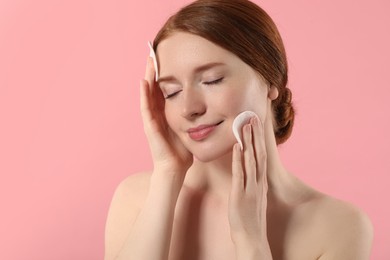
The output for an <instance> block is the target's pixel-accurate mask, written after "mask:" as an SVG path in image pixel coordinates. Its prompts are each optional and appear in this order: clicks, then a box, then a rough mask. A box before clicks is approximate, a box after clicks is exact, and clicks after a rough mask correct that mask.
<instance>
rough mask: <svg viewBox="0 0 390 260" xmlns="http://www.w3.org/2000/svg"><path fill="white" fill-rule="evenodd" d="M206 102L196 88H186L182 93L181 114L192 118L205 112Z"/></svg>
mask: <svg viewBox="0 0 390 260" xmlns="http://www.w3.org/2000/svg"><path fill="white" fill-rule="evenodd" d="M206 108H207V106H206V102H205V100H204V98H203V94H202V93H201V92H200V90H199V89H197V88H191V87H189V88H187V89H184V90H183V93H182V112H181V114H182V116H183V117H184V118H186V119H188V120H193V119H195V118H197V117H199V116H201V115H203V114H204V113H205V112H206Z"/></svg>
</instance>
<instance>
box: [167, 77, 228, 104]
mask: <svg viewBox="0 0 390 260" xmlns="http://www.w3.org/2000/svg"><path fill="white" fill-rule="evenodd" d="M222 80H223V77H222V78H219V79H216V80H213V81H207V82H203V84H205V85H216V84H218V83H220V82H221V81H222ZM180 91H181V90H180ZM180 91H177V92H175V93H172V94H169V95H166V96H165V99H168V98H171V97H174V96H176V95H177V94H178V93H179V92H180Z"/></svg>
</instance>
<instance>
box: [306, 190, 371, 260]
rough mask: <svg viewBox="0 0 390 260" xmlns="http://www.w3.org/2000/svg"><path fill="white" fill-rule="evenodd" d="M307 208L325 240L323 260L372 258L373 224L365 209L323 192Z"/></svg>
mask: <svg viewBox="0 0 390 260" xmlns="http://www.w3.org/2000/svg"><path fill="white" fill-rule="evenodd" d="M308 207H309V208H310V211H311V212H312V214H313V221H314V223H316V225H315V229H317V231H318V234H321V237H322V238H321V239H322V240H323V241H322V242H323V245H324V249H323V252H322V256H321V257H320V259H321V260H326V259H354V260H358V259H369V255H370V252H371V244H372V239H373V226H372V223H371V221H370V219H369V217H368V216H367V214H366V213H365V212H363V211H362V210H361V209H359V208H358V207H356V206H355V205H353V204H351V203H348V202H345V201H342V200H339V199H336V198H333V197H331V196H328V195H325V194H320V193H319V194H318V196H316V197H315V199H313V200H312V201H311V202H310V203H309V206H308Z"/></svg>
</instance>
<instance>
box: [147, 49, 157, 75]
mask: <svg viewBox="0 0 390 260" xmlns="http://www.w3.org/2000/svg"><path fill="white" fill-rule="evenodd" d="M148 45H149V49H150V53H149V56H150V57H152V59H153V65H154V70H155V71H156V81H157V80H158V66H157V58H156V53H155V52H154V49H153V46H152V43H151V42H148Z"/></svg>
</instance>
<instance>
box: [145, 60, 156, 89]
mask: <svg viewBox="0 0 390 260" xmlns="http://www.w3.org/2000/svg"><path fill="white" fill-rule="evenodd" d="M155 73H156V72H155V69H154V65H153V59H152V57H150V56H149V57H148V60H147V62H146V70H145V80H146V81H147V82H148V83H149V90H150V91H149V92H150V93H152V94H153V89H154V85H155V81H154V80H155Z"/></svg>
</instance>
